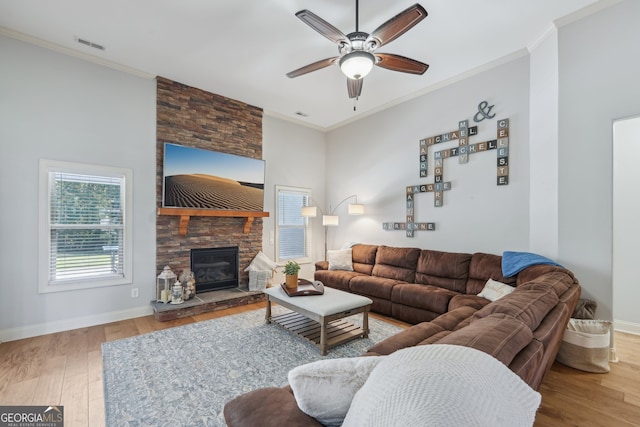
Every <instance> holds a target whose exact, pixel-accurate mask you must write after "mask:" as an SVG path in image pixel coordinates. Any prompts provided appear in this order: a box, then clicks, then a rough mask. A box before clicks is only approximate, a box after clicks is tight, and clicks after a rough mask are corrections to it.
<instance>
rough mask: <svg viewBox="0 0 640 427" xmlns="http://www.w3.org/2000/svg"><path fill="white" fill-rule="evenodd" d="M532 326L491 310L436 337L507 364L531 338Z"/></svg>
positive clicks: (441, 342)
mask: <svg viewBox="0 0 640 427" xmlns="http://www.w3.org/2000/svg"><path fill="white" fill-rule="evenodd" d="M532 338H533V334H532V333H531V329H529V328H528V327H527V325H525V324H524V323H522V322H521V321H519V320H517V319H514V318H513V317H510V316H507V315H506V314H491V315H489V316H487V317H483V318H480V319H477V320H473V321H472V322H471V323H470V324H469V326H467V327H466V328H462V329H458V330H457V331H454V332H452V333H450V334H449V335H447V336H446V337H444V338H442V339H441V340H440V341H438V344H453V345H462V346H465V347H472V348H475V349H476V350H480V351H483V352H485V353H487V354H490V355H491V356H493V357H495V358H496V359H498V360H499V361H501V362H502V363H504V364H505V365H507V366H508V365H509V363H511V361H512V360H513V358H514V357H516V355H517V354H518V353H519V352H520V350H522V349H523V348H525V347H526V346H527V344H529V342H531V339H532Z"/></svg>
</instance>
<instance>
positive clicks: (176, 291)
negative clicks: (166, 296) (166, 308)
mask: <svg viewBox="0 0 640 427" xmlns="http://www.w3.org/2000/svg"><path fill="white" fill-rule="evenodd" d="M183 292H184V290H183V289H182V284H181V283H180V282H176V283H175V284H174V285H173V287H172V288H171V304H182V303H183V302H184V300H183V299H182V293H183Z"/></svg>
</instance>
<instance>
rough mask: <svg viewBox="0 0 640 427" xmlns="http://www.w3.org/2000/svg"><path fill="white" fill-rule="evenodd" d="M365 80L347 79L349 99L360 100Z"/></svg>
mask: <svg viewBox="0 0 640 427" xmlns="http://www.w3.org/2000/svg"><path fill="white" fill-rule="evenodd" d="M363 80H364V79H358V80H355V79H347V89H348V90H349V98H358V97H359V96H360V94H361V93H362V82H363Z"/></svg>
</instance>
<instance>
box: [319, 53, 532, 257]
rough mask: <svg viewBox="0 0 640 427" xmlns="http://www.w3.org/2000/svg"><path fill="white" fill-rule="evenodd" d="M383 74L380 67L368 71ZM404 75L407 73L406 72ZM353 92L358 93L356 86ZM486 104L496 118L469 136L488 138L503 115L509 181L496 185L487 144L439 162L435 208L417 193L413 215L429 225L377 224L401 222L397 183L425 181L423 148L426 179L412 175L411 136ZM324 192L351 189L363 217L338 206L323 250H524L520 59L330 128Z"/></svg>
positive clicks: (525, 170) (525, 172)
mask: <svg viewBox="0 0 640 427" xmlns="http://www.w3.org/2000/svg"><path fill="white" fill-rule="evenodd" d="M374 71H376V72H386V71H385V70H374ZM408 78H410V77H408ZM363 96H366V92H365V93H364V95H363ZM484 100H486V101H488V102H489V104H492V105H495V108H494V110H493V112H494V113H496V117H495V118H494V119H492V120H485V121H483V122H480V123H478V124H477V125H478V130H479V135H477V136H473V137H471V138H470V141H469V143H470V144H474V143H477V142H482V141H486V140H489V139H495V138H496V120H497V119H501V118H509V120H510V147H509V148H510V152H509V165H510V166H509V167H510V169H509V185H506V186H497V185H496V152H495V151H488V152H481V153H477V154H473V155H471V156H470V160H469V163H468V164H458V160H457V158H450V159H446V160H445V163H444V165H445V172H444V180H445V181H451V183H452V189H451V190H450V191H446V192H445V193H444V200H445V202H444V206H443V207H440V208H435V207H434V206H433V200H434V199H433V193H422V194H418V195H417V198H416V212H415V220H416V221H417V222H435V223H436V226H437V230H436V231H433V232H431V231H417V232H416V234H415V237H414V238H407V237H406V236H405V233H404V232H403V231H384V230H383V229H382V223H383V222H389V221H396V222H404V221H405V216H406V208H405V187H406V186H408V185H414V184H426V183H432V182H434V178H433V169H432V166H433V150H436V151H439V150H441V149H444V148H450V147H452V146H455V145H457V141H455V142H453V143H447V144H446V145H445V144H437V145H435V146H434V147H435V148H431V149H430V151H429V162H430V170H429V176H428V177H427V178H420V176H419V140H420V139H421V138H425V137H428V136H433V135H439V134H442V133H445V132H450V131H453V130H457V127H458V121H459V120H464V119H468V120H470V126H471V125H474V124H476V123H474V122H473V116H474V115H475V113H476V112H477V106H478V104H479V103H480V102H481V101H484ZM327 142H328V145H327V199H328V201H329V202H330V203H335V202H337V201H339V200H341V199H342V198H343V197H345V196H347V195H349V194H353V193H357V194H358V198H359V201H361V202H362V203H364V204H365V209H366V213H365V215H364V216H363V217H349V216H348V215H346V208H343V209H342V210H341V211H340V221H341V225H340V226H339V227H337V228H336V229H335V230H331V231H330V234H329V246H330V248H335V247H339V246H340V245H342V243H343V242H345V241H361V242H363V243H372V244H386V245H390V246H410V247H420V248H428V249H436V250H444V251H455V252H489V253H495V254H502V252H503V251H504V250H527V249H528V247H529V160H528V159H529V58H528V56H525V57H521V58H519V59H517V60H514V61H512V62H510V63H507V64H505V65H501V66H498V67H497V68H494V69H491V70H489V71H485V72H483V73H481V74H478V75H476V76H473V77H471V78H468V79H466V80H463V81H461V82H458V83H455V84H453V85H450V86H447V87H445V88H442V89H439V90H437V91H435V92H432V93H429V94H426V95H424V96H421V97H419V98H416V99H413V100H411V101H408V102H405V103H403V104H400V105H398V106H395V107H393V108H391V109H388V110H385V111H383V112H381V113H378V114H376V115H373V116H370V117H367V118H365V119H363V120H359V121H357V122H355V123H352V124H349V125H346V126H344V127H341V128H339V129H336V130H334V131H332V132H330V133H329V134H328V136H327Z"/></svg>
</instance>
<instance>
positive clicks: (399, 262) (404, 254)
mask: <svg viewBox="0 0 640 427" xmlns="http://www.w3.org/2000/svg"><path fill="white" fill-rule="evenodd" d="M419 254H420V249H417V248H393V247H390V246H379V247H378V251H377V253H376V264H375V265H374V266H373V270H372V272H371V274H372V275H373V276H377V277H385V278H387V279H394V280H399V281H402V282H408V283H412V282H414V279H415V276H416V262H417V261H418V255H419Z"/></svg>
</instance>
